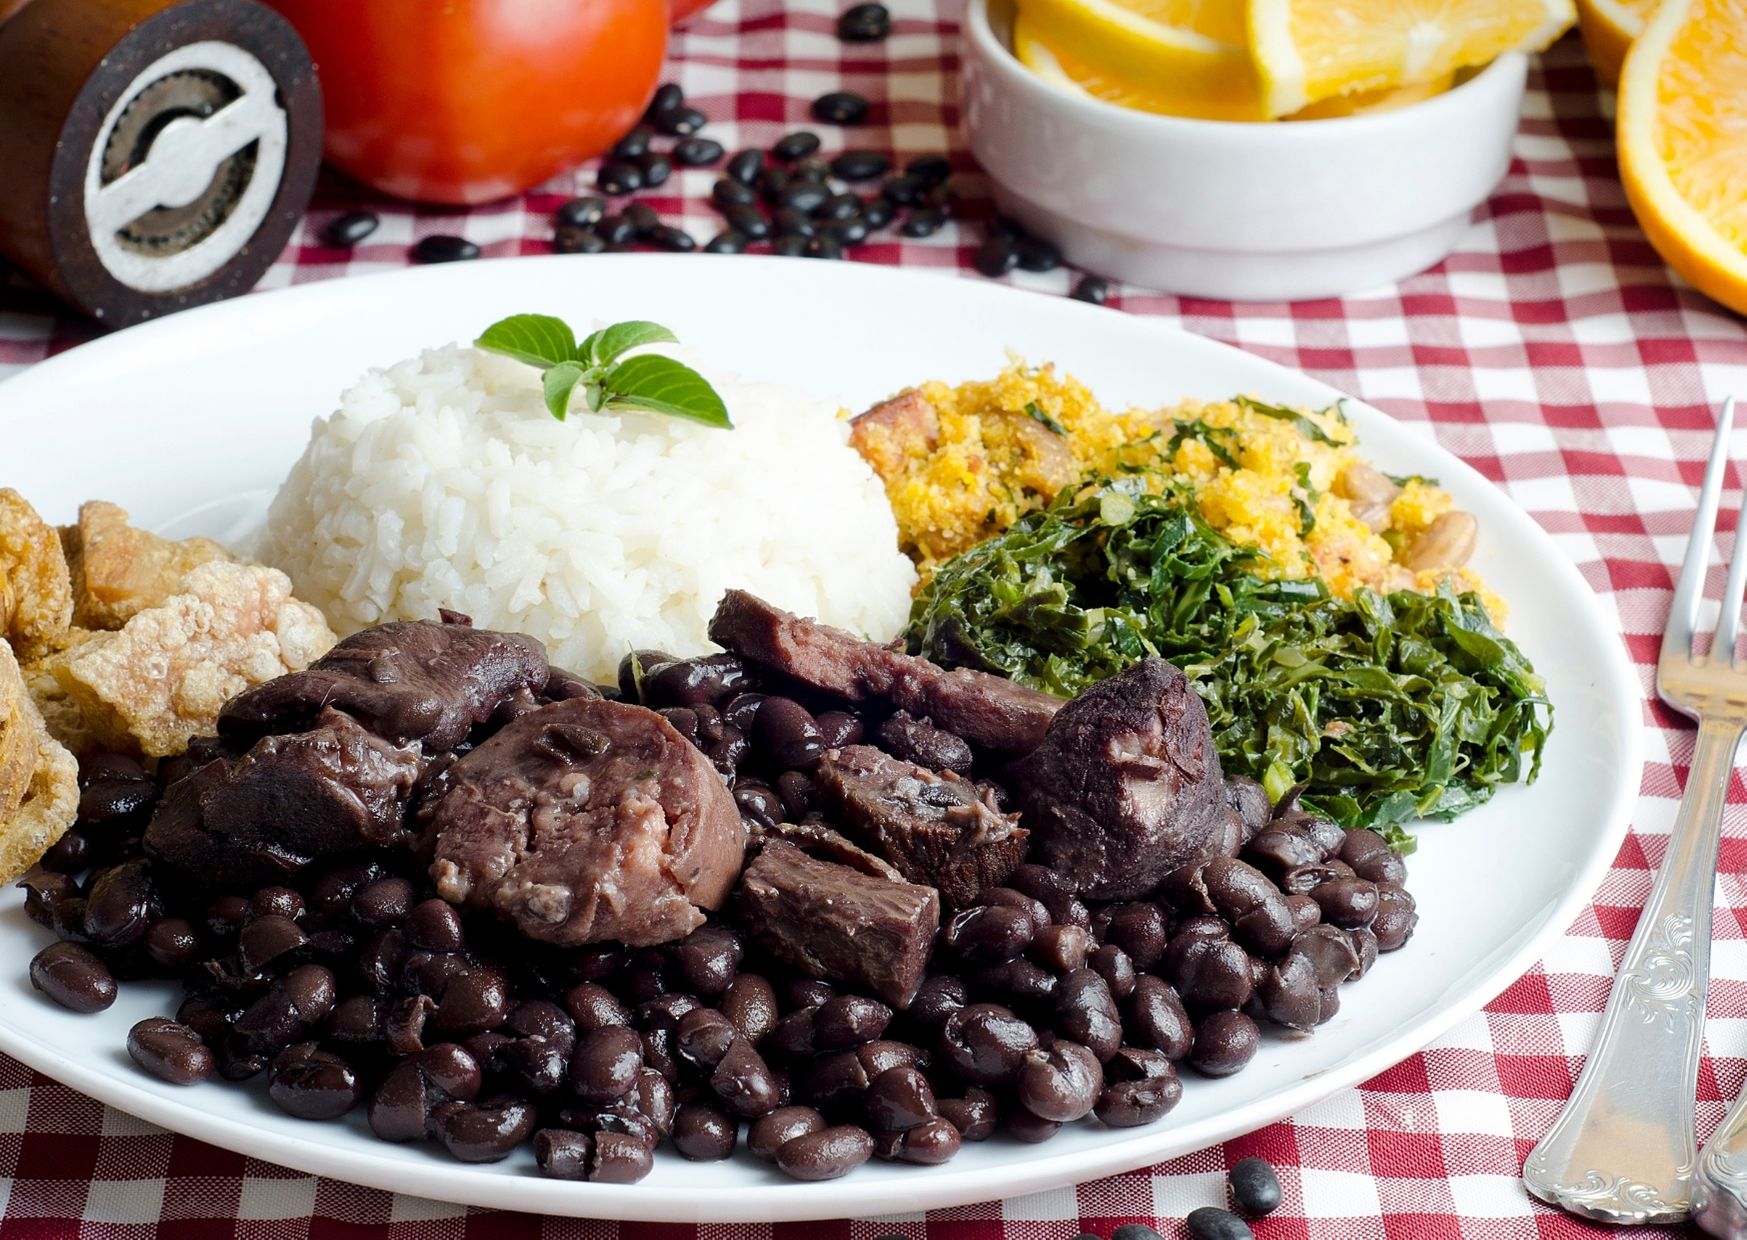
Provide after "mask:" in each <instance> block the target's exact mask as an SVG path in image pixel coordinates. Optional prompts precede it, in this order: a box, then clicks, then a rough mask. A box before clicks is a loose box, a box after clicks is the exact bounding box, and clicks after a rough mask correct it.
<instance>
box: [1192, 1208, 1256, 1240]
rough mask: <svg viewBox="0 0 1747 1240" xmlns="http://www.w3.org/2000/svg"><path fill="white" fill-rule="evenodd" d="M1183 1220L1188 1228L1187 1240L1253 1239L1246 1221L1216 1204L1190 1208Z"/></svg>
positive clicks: (1253, 1234)
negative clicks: (1195, 1208)
mask: <svg viewBox="0 0 1747 1240" xmlns="http://www.w3.org/2000/svg"><path fill="white" fill-rule="evenodd" d="M1183 1222H1184V1224H1185V1225H1186V1226H1187V1227H1188V1229H1189V1240H1255V1236H1256V1234H1255V1232H1253V1231H1251V1230H1250V1225H1249V1224H1248V1223H1246V1222H1244V1221H1243V1220H1242V1219H1241V1218H1239V1217H1238V1216H1237V1215H1235V1214H1233V1213H1232V1212H1231V1211H1229V1210H1222V1209H1220V1208H1219V1207H1218V1206H1202V1207H1201V1208H1200V1209H1197V1210H1191V1211H1189V1217H1188V1218H1186V1219H1184V1220H1183Z"/></svg>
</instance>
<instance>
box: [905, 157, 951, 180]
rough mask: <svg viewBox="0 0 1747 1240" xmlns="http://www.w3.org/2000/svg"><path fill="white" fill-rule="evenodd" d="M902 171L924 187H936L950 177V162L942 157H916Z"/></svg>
mask: <svg viewBox="0 0 1747 1240" xmlns="http://www.w3.org/2000/svg"><path fill="white" fill-rule="evenodd" d="M904 171H905V173H906V174H908V175H909V176H913V177H915V178H916V179H917V180H919V181H921V182H923V183H924V184H926V185H938V184H940V183H941V182H942V181H944V180H946V178H947V177H949V176H951V175H952V161H951V160H949V159H948V158H947V157H946V156H944V155H918V156H916V158H914V159H912V160H911V161H910V162H909V163H907V164H905V165H904Z"/></svg>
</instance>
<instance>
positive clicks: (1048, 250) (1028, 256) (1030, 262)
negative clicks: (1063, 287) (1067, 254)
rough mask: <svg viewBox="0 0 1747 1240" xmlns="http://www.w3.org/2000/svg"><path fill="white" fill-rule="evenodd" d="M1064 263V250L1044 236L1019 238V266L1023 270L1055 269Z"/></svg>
mask: <svg viewBox="0 0 1747 1240" xmlns="http://www.w3.org/2000/svg"><path fill="white" fill-rule="evenodd" d="M1061 265H1062V252H1061V251H1060V250H1059V249H1057V248H1056V246H1055V243H1054V242H1051V241H1046V240H1044V239H1043V238H1042V237H1022V238H1020V240H1019V267H1020V269H1021V270H1023V271H1054V270H1055V269H1056V268H1057V267H1060V266H1061Z"/></svg>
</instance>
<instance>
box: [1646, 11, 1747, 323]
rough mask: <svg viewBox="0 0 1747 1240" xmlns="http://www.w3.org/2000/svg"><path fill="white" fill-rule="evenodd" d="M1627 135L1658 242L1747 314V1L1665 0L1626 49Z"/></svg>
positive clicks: (1650, 229)
mask: <svg viewBox="0 0 1747 1240" xmlns="http://www.w3.org/2000/svg"><path fill="white" fill-rule="evenodd" d="M1618 139H1619V155H1620V178H1621V180H1622V181H1623V182H1624V183H1625V187H1626V200H1627V201H1628V202H1630V203H1631V205H1632V211H1633V212H1634V213H1635V214H1636V215H1637V217H1638V222H1639V223H1640V224H1642V225H1643V227H1644V232H1645V233H1646V234H1647V235H1648V236H1649V238H1650V244H1652V245H1654V246H1655V247H1656V252H1657V253H1658V254H1660V255H1662V257H1663V258H1664V259H1665V260H1666V261H1667V263H1668V265H1669V266H1670V267H1673V268H1674V269H1675V270H1676V271H1678V272H1679V273H1680V274H1681V275H1683V276H1685V277H1686V278H1687V279H1688V280H1690V281H1691V282H1692V283H1693V284H1694V285H1696V286H1697V287H1698V288H1699V289H1700V290H1701V291H1703V292H1705V293H1708V294H1709V295H1710V296H1712V297H1714V298H1716V299H1717V300H1718V301H1720V302H1722V303H1723V304H1724V305H1725V306H1728V307H1729V308H1730V309H1731V310H1735V311H1737V312H1738V313H1742V314H1747V0H1663V3H1662V5H1661V7H1659V8H1658V9H1657V10H1656V14H1655V16H1653V17H1652V18H1651V19H1650V21H1649V23H1648V24H1647V25H1646V26H1645V27H1644V32H1643V33H1642V34H1640V35H1639V36H1638V38H1637V40H1636V42H1634V43H1633V44H1632V48H1631V51H1630V52H1628V53H1627V54H1626V61H1625V67H1624V69H1623V70H1622V71H1621V74H1620V104H1619V120H1618Z"/></svg>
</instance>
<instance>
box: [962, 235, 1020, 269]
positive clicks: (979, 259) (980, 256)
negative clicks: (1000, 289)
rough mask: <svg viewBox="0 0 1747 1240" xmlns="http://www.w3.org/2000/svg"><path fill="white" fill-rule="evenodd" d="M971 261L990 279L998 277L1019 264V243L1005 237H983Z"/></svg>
mask: <svg viewBox="0 0 1747 1240" xmlns="http://www.w3.org/2000/svg"><path fill="white" fill-rule="evenodd" d="M971 262H972V264H973V265H974V266H975V267H976V269H977V270H978V271H980V272H982V273H983V274H984V275H986V276H988V277H989V278H990V279H996V278H999V277H1001V276H1004V275H1006V274H1007V273H1008V272H1009V271H1012V270H1013V268H1015V267H1017V266H1018V265H1019V244H1018V242H1016V241H1013V240H1011V239H1009V238H1007V237H988V238H985V239H984V241H983V243H982V244H981V245H980V246H978V247H977V252H976V255H975V256H974V257H973V258H972V259H971Z"/></svg>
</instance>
